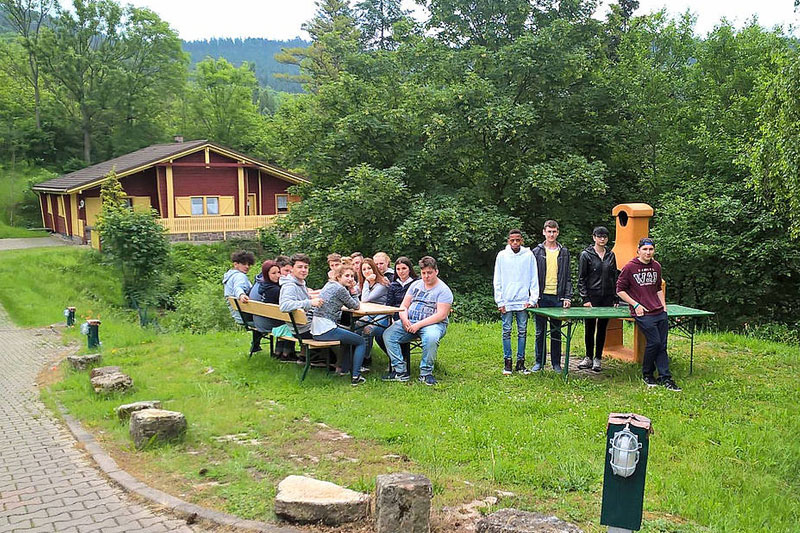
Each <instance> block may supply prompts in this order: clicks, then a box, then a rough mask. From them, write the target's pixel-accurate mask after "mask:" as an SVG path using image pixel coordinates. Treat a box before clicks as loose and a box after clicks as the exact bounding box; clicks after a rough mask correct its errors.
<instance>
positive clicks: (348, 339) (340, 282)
mask: <svg viewBox="0 0 800 533" xmlns="http://www.w3.org/2000/svg"><path fill="white" fill-rule="evenodd" d="M333 278H334V279H333V281H329V282H328V283H326V284H325V286H324V287H322V290H321V291H320V298H321V299H322V301H323V304H322V305H321V306H320V308H319V309H317V310H316V311H315V312H314V318H313V320H312V321H311V334H312V335H313V336H314V340H318V341H339V342H340V343H341V344H343V345H345V344H347V345H350V346H353V347H355V352H354V353H353V362H352V378H351V380H350V382H351V383H352V384H353V385H360V384H361V383H364V381H365V379H364V378H363V377H362V376H361V370H360V369H361V362H362V361H363V360H364V339H363V338H362V337H361V335H358V334H357V333H353V332H352V331H350V330H348V329H345V328H343V327H341V326H339V325H337V322H338V320H339V317H340V316H341V315H342V307H346V308H348V309H358V306H359V305H360V303H359V301H358V300H357V299H355V298H353V297H352V296H351V295H350V286H351V285H353V284H354V283H355V282H356V280H355V272H353V267H347V266H341V265H340V266H338V267H336V268H335V269H334V271H333ZM348 359H349V358H347V357H342V360H343V361H347V363H345V364H343V365H342V367H340V368H339V369H338V370H337V373H338V374H339V375H345V374H348V373H350V369H349V368H348V367H350V366H351V364H350V363H349V361H348Z"/></svg>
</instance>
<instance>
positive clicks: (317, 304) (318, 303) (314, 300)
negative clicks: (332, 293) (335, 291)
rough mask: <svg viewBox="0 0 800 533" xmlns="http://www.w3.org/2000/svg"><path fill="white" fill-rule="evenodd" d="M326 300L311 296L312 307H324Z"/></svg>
mask: <svg viewBox="0 0 800 533" xmlns="http://www.w3.org/2000/svg"><path fill="white" fill-rule="evenodd" d="M324 303H325V301H324V300H323V299H322V298H319V297H317V298H311V307H322V304H324Z"/></svg>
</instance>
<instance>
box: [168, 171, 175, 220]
mask: <svg viewBox="0 0 800 533" xmlns="http://www.w3.org/2000/svg"><path fill="white" fill-rule="evenodd" d="M167 218H175V188H174V185H173V183H172V165H167Z"/></svg>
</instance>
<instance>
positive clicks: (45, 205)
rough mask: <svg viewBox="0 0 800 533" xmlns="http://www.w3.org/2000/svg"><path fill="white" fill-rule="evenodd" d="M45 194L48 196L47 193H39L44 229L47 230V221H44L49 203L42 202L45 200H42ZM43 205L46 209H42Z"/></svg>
mask: <svg viewBox="0 0 800 533" xmlns="http://www.w3.org/2000/svg"><path fill="white" fill-rule="evenodd" d="M43 194H47V193H44V192H40V193H39V212H40V213H41V214H42V227H43V228H46V227H47V221H46V220H45V219H44V210H45V209H47V202H43V201H42V200H43V198H42V195H43ZM42 205H44V207H42Z"/></svg>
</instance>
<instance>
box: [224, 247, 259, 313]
mask: <svg viewBox="0 0 800 533" xmlns="http://www.w3.org/2000/svg"><path fill="white" fill-rule="evenodd" d="M231 262H232V263H233V267H231V269H230V270H228V271H227V272H225V275H224V276H222V285H223V288H224V289H223V294H224V295H225V303H226V304H227V305H228V308H229V309H230V310H231V317H232V318H233V319H234V320H235V321H236V323H237V324H239V325H244V320H242V317H241V315H239V311H237V310H236V309H235V308H234V307H233V306H232V305H231V303H230V302H229V301H228V297H229V296H233V297H234V298H236V299H237V300H239V301H240V302H249V301H250V296H249V294H250V288H251V287H252V285H251V283H250V279H249V278H248V277H247V273H248V272H250V267H251V266H253V263H255V262H256V257H255V256H254V255H253V252H248V251H246V250H239V251H238V252H233V253H232V254H231Z"/></svg>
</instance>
